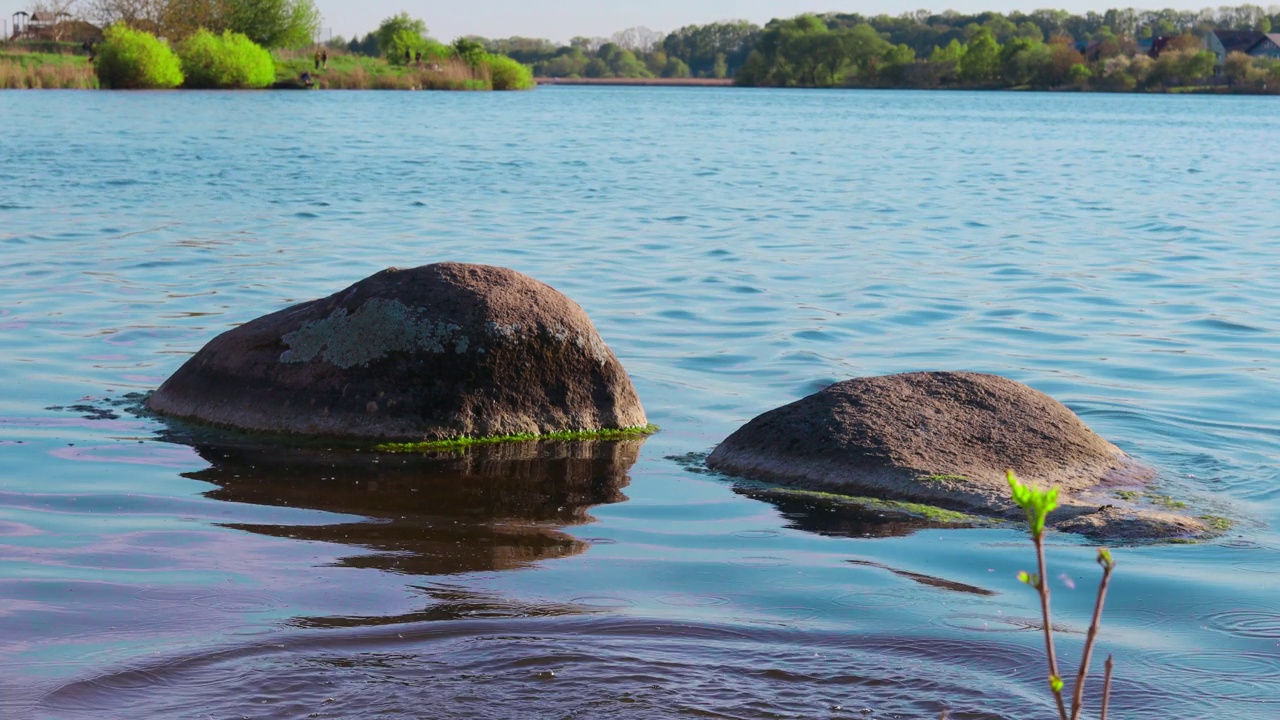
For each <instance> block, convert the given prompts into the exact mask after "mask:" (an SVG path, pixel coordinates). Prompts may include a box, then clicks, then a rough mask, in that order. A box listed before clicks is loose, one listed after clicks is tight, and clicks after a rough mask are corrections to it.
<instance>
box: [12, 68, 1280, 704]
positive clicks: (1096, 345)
mask: <svg viewBox="0 0 1280 720" xmlns="http://www.w3.org/2000/svg"><path fill="white" fill-rule="evenodd" d="M1277 108H1280V105H1277V104H1276V101H1275V100H1274V99H1271V98H1197V97H1126V96H1087V95H1085V96H1082V95H1043V94H1037V95H1032V94H1025V95H1024V94H964V93H934V94H921V93H908V92H894V93H874V92H849V93H804V92H787V93H782V92H768V91H759V92H757V91H737V90H726V91H706V90H671V89H604V88H555V89H542V90H539V91H537V92H534V93H527V94H511V95H481V94H474V95H466V94H410V93H403V94H366V93H292V94H290V93H277V94H265V93H264V94H256V93H255V94H250V93H244V94H200V93H166V94H110V93H62V92H42V93H13V92H5V93H0V130H2V131H3V132H0V381H2V387H3V391H2V392H0V560H2V562H0V716H3V717H5V718H50V719H55V718H56V719H59V720H61V719H64V718H69V719H76V718H94V719H105V718H130V719H136V718H144V717H145V718H170V717H172V718H201V719H204V718H216V719H218V720H221V719H222V718H233V717H234V718H240V717H249V718H372V717H377V718H417V717H457V718H526V717H527V718H534V717H536V718H605V717H637V718H640V717H643V718H666V717H705V718H764V717H775V718H819V717H852V718H873V717H874V718H892V717H903V718H917V717H936V716H937V714H938V712H939V711H940V710H941V709H942V708H944V707H947V708H951V710H952V717H953V718H966V719H971V718H1010V719H1013V718H1018V719H1021V718H1027V719H1030V718H1044V717H1048V716H1049V705H1048V704H1047V703H1046V697H1045V696H1046V693H1045V692H1044V691H1043V689H1042V688H1043V685H1044V681H1043V677H1044V673H1045V670H1044V667H1043V664H1042V660H1041V657H1042V656H1041V650H1040V647H1039V642H1040V636H1039V634H1038V632H1037V631H1036V629H1035V627H1036V626H1035V622H1036V620H1035V617H1036V615H1037V611H1036V605H1035V598H1034V596H1033V594H1032V593H1031V592H1030V591H1029V590H1027V589H1026V588H1023V587H1021V586H1020V585H1018V583H1017V582H1016V580H1015V574H1016V572H1017V571H1018V570H1022V569H1028V568H1029V566H1030V565H1031V564H1032V558H1031V555H1030V553H1029V550H1028V546H1027V542H1026V539H1025V537H1024V536H1023V535H1021V534H1019V533H1018V532H1015V531H1013V530H1008V529H968V530H943V529H923V530H920V531H918V532H914V533H909V532H907V530H906V529H905V528H902V527H900V526H898V525H897V524H894V523H886V522H884V519H882V518H876V517H865V516H859V515H858V514H856V513H853V512H849V511H841V510H840V509H838V508H832V507H824V506H814V505H806V504H804V503H796V502H789V501H786V500H783V499H779V498H771V497H769V496H767V495H761V494H760V493H758V492H749V490H748V489H747V488H744V487H740V486H735V484H734V483H733V482H732V481H731V480H729V479H726V478H722V477H718V476H715V475H707V474H698V473H692V472H689V471H688V470H686V465H687V463H685V464H682V463H681V462H678V461H676V460H673V459H670V458H673V457H675V456H682V455H686V454H689V453H700V452H707V451H709V450H710V449H711V448H712V447H713V446H714V445H715V443H716V442H717V441H718V440H720V439H721V438H723V437H725V436H726V435H727V434H728V433H730V432H731V431H732V430H734V429H735V428H736V427H737V426H738V425H739V424H741V423H742V422H744V421H745V420H747V419H749V418H751V417H753V416H754V415H756V414H758V413H760V412H762V411H764V410H766V409H769V408H771V407H774V406H776V405H779V404H782V403H784V402H788V401H790V400H793V399H796V398H798V397H800V396H802V395H805V394H808V393H810V392H812V391H814V390H817V389H819V388H821V387H823V386H824V385H826V384H828V383H830V382H833V381H836V380H840V379H845V378H848V377H853V376H857V375H865V374H881V373H890V372H900V371H907V370H918V369H972V370H982V371H990V372H997V373H1001V374H1005V375H1007V376H1010V377H1013V378H1015V379H1017V380H1021V381H1024V382H1027V383H1029V384H1031V385H1033V386H1035V387H1036V388H1039V389H1041V390H1044V391H1046V392H1048V393H1050V394H1052V395H1054V396H1055V397H1057V398H1059V399H1061V400H1062V401H1064V402H1066V403H1067V404H1068V405H1069V406H1071V407H1072V408H1073V409H1075V410H1076V411H1077V412H1078V413H1080V414H1081V415H1082V416H1083V417H1084V418H1085V420H1086V421H1087V422H1089V423H1090V424H1091V425H1092V426H1093V427H1094V428H1095V429H1097V430H1098V431H1099V432H1101V433H1102V434H1103V435H1105V436H1106V437H1108V438H1110V439H1112V440H1114V441H1115V442H1117V443H1118V444H1119V445H1121V446H1122V447H1123V448H1125V449H1126V450H1127V451H1129V452H1131V453H1132V454H1134V455H1135V456H1137V457H1138V458H1140V459H1141V460H1143V461H1145V462H1147V463H1148V464H1151V465H1153V466H1155V467H1156V468H1158V469H1159V471H1160V483H1161V486H1162V487H1163V491H1164V492H1166V493H1168V494H1170V495H1173V496H1175V497H1177V498H1181V499H1184V500H1188V501H1190V502H1191V503H1192V504H1193V505H1194V506H1195V507H1196V508H1197V512H1204V513H1212V514H1215V515H1222V516H1228V517H1231V518H1233V519H1234V520H1235V522H1236V525H1235V528H1234V529H1233V530H1232V531H1231V532H1230V533H1228V534H1227V535H1226V536H1225V537H1223V538H1222V539H1220V540H1217V541H1213V542H1210V543H1206V544H1201V545H1173V546H1159V547H1141V548H1120V549H1118V550H1117V556H1118V559H1119V562H1120V568H1119V570H1118V574H1117V577H1116V580H1115V584H1114V592H1113V595H1112V598H1111V601H1110V605H1109V608H1108V612H1107V615H1106V619H1105V628H1104V633H1103V636H1102V639H1101V647H1102V649H1103V650H1104V651H1110V652H1114V653H1115V655H1116V659H1117V664H1118V671H1117V674H1118V686H1117V697H1116V701H1115V702H1116V711H1115V712H1114V713H1113V715H1112V717H1114V718H1121V719H1125V718H1152V719H1156V718H1159V719H1160V720H1165V719H1167V718H1202V717H1222V718H1233V719H1243V720H1253V719H1258V720H1263V719H1268V720H1269V719H1274V718H1276V717H1280V593H1278V592H1277V591H1280V534H1277V532H1276V529H1275V528H1276V527H1277V523H1280V392H1277V382H1278V381H1280V369H1278V368H1277V363H1278V362H1280V319H1277V318H1278V316H1277V309H1278V308H1280V248H1278V246H1277V241H1278V240H1280V235H1278V234H1277V230H1276V224H1275V208H1276V207H1277V206H1280V182H1278V180H1280V173H1278V172H1277V166H1276V164H1275V160H1274V157H1272V155H1271V153H1270V152H1269V149H1270V148H1272V147H1273V146H1274V145H1275V143H1276V140H1277V134H1276V112H1277ZM440 260H459V261H472V262H484V263H491V264H498V265H505V266H509V267H513V268H516V269H518V270H521V271H523V272H525V273H528V274H530V275H533V276H535V277H537V278H539V279H541V280H544V281H546V282H548V283H550V284H551V285H553V286H555V287H557V288H558V289H560V290H562V291H564V292H565V293H567V294H568V295H570V296H571V297H573V298H575V299H576V300H578V301H579V302H580V303H581V304H582V305H583V306H584V307H585V308H586V309H587V311H588V312H589V313H590V315H591V316H592V317H593V318H594V319H595V321H596V324H597V325H598V327H599V328H600V330H601V332H602V334H603V335H604V337H605V339H606V340H607V341H608V342H609V343H610V344H611V345H612V347H613V348H614V350H615V352H616V353H617V354H618V356H619V358H620V359H621V360H622V362H623V363H624V364H625V365H626V366H627V367H628V368H629V370H630V372H631V373H632V376H633V377H634V379H635V381H636V384H637V386H638V388H639V390H640V393H641V396H642V398H643V400H644V402H645V405H646V407H647V409H648V411H649V414H650V417H651V419H652V420H653V421H654V422H656V423H658V424H660V425H661V426H662V427H663V428H664V432H663V433H661V434H659V435H657V436H655V437H653V438H651V439H649V440H648V441H647V442H644V443H643V444H640V443H625V444H612V445H609V444H606V445H602V446H582V445H559V446H549V447H537V446H534V447H530V448H525V449H507V450H501V451H489V452H487V453H485V454H483V455H477V456H465V457H444V458H412V459H406V458H401V457H384V458H379V459H377V461H376V462H374V461H373V460H372V459H370V458H368V457H353V456H347V455H342V454H336V453H326V452H322V451H312V452H309V453H307V452H298V451H291V450H281V449H277V448H261V447H259V448H254V447H238V448H230V447H225V446H219V445H218V444H216V443H208V442H203V441H199V440H193V439H188V440H187V441H185V442H184V441H177V440H181V439H180V438H174V437H172V436H170V435H167V434H164V433H163V431H164V430H165V428H163V427H162V426H161V425H159V424H157V423H156V422H153V421H150V420H146V419H140V418H138V417H136V416H134V415H131V414H130V413H128V412H127V411H126V408H123V407H121V408H116V407H114V406H113V404H112V399H113V398H119V397H122V396H124V395H125V394H128V393H133V392H142V391H147V390H150V389H154V388H155V387H156V386H157V385H158V384H159V383H160V382H161V380H162V379H163V378H164V377H166V376H167V375H168V374H169V373H171V372H172V371H174V370H175V369H176V368H177V367H178V366H179V364H181V363H182V361H183V360H184V359H185V358H186V357H187V356H188V355H189V354H190V353H192V352H194V351H195V350H196V349H198V348H199V347H200V346H201V345H202V344H203V343H204V342H205V341H207V340H208V339H209V338H211V337H212V336H213V335H215V334H217V333H219V332H221V331H223V330H225V329H227V328H228V327H231V326H232V325H234V324H236V323H240V322H244V321H246V320H249V319H251V318H253V317H256V316H258V315H262V314H264V313H267V312H269V311H273V310H276V309H279V308H281V307H283V306H285V305H286V304H289V303H293V302H298V301H302V300H306V299H311V298H315V297H319V296H323V295H327V294H329V293H331V292H334V291H335V290H337V289H340V288H342V287H345V286H346V285H347V284H349V283H351V282H353V281H355V280H357V279H359V278H362V277H364V276H366V275H368V274H370V273H373V272H375V271H377V270H379V269H382V268H384V267H387V266H392V265H399V266H411V265H417V264H423V263H428V262H434V261H440ZM54 407H61V408H63V409H50V408H54ZM904 533H905V534H904ZM1054 543H1055V544H1054V546H1053V547H1052V548H1051V556H1050V560H1051V564H1052V567H1051V574H1052V575H1053V576H1054V578H1055V581H1054V582H1055V603H1056V607H1057V609H1058V614H1057V616H1056V618H1055V621H1056V622H1058V623H1060V624H1061V625H1062V627H1063V630H1064V631H1066V632H1065V633H1064V634H1063V635H1061V636H1060V641H1061V644H1060V651H1061V652H1063V653H1064V655H1065V656H1066V658H1068V659H1069V660H1070V662H1071V663H1072V664H1074V660H1075V658H1076V657H1077V656H1078V651H1079V648H1080V645H1081V640H1082V636H1081V635H1080V634H1079V633H1080V631H1081V630H1082V628H1083V627H1084V626H1085V625H1086V624H1087V621H1088V617H1087V613H1088V610H1089V607H1090V605H1091V600H1092V595H1091V593H1092V589H1093V587H1094V586H1095V582H1096V577H1097V569H1096V567H1095V566H1094V564H1093V562H1092V550H1091V549H1090V548H1089V547H1088V546H1087V545H1086V544H1085V543H1084V541H1082V540H1080V539H1077V538H1071V537H1063V538H1055V539H1054ZM894 571H900V572H894ZM902 572H906V573H915V574H916V575H904V574H901V573H902ZM922 575H923V576H931V577H932V578H936V579H937V580H932V581H928V580H929V578H921V577H920V576H922ZM922 580H925V581H922ZM944 581H945V582H944ZM1067 581H1072V582H1073V583H1074V584H1075V585H1076V587H1077V589H1076V590H1074V591H1073V590H1071V589H1070V588H1069V587H1068V586H1067Z"/></svg>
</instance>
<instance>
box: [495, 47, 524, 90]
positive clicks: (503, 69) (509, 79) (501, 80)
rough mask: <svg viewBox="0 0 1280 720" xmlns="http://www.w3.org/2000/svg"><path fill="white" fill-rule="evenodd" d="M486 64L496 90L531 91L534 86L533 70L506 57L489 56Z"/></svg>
mask: <svg viewBox="0 0 1280 720" xmlns="http://www.w3.org/2000/svg"><path fill="white" fill-rule="evenodd" d="M484 64H485V65H487V66H488V68H489V77H490V78H491V79H492V80H493V89H494V90H531V89H532V88H533V86H534V82H533V70H531V69H530V68H529V66H528V65H523V64H521V63H518V62H516V61H515V60H512V59H511V58H509V57H507V56H506V55H489V56H487V57H485V58H484Z"/></svg>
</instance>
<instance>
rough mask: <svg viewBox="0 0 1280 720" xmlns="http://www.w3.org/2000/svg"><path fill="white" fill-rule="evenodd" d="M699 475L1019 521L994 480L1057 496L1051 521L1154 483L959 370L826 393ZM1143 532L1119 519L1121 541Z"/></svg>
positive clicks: (773, 416)
mask: <svg viewBox="0 0 1280 720" xmlns="http://www.w3.org/2000/svg"><path fill="white" fill-rule="evenodd" d="M707 465H708V466H709V467H711V468H712V469H715V470H719V471H721V472H725V473H728V474H732V475H739V476H743V477H747V478H752V479H756V480H764V481H770V482H777V483H780V484H784V485H793V486H798V487H804V488H807V489H812V490H822V491H827V492H835V493H841V494H848V495H866V496H871V497H875V498H881V499H888V500H906V501H911V502H919V503H927V504H930V505H937V506H941V507H948V508H956V509H961V510H966V511H973V512H978V513H983V514H987V515H996V516H1001V517H1009V518H1016V517H1019V514H1018V513H1019V512H1020V511H1018V510H1017V508H1016V507H1015V506H1014V505H1013V503H1012V501H1011V499H1010V493H1009V486H1008V484H1007V482H1006V480H1005V477H1004V472H1005V470H1006V469H1012V470H1014V471H1015V472H1016V473H1017V474H1018V475H1019V476H1020V477H1022V478H1023V479H1024V480H1025V481H1030V482H1032V483H1034V484H1037V485H1040V486H1050V485H1057V486H1059V487H1060V488H1061V493H1062V504H1063V505H1064V507H1063V509H1062V510H1060V511H1059V512H1058V513H1056V514H1055V516H1054V517H1055V518H1059V519H1062V520H1067V519H1072V518H1077V517H1079V516H1081V515H1082V514H1084V513H1086V512H1094V511H1095V510H1096V509H1097V508H1098V507H1099V506H1100V505H1102V504H1103V503H1102V502H1099V498H1102V497H1105V494H1103V493H1101V492H1094V493H1091V492H1090V491H1091V490H1095V491H1101V490H1103V489H1104V486H1105V489H1110V488H1114V487H1117V486H1134V485H1138V484H1141V483H1143V482H1145V481H1147V480H1149V479H1150V478H1151V477H1152V476H1153V473H1152V471H1151V470H1149V469H1147V468H1145V467H1143V466H1141V465H1139V464H1137V463H1136V462H1135V461H1134V460H1133V459H1132V458H1130V457H1129V456H1128V455H1126V454H1125V453H1124V452H1123V451H1121V450H1120V449H1119V448H1117V447H1116V446H1115V445H1112V444H1111V443H1109V442H1107V441H1106V440H1104V439H1102V438H1101V437H1099V436H1098V435H1097V434H1095V433H1094V432H1093V431H1092V430H1090V429H1089V428H1088V426H1086V425H1085V424H1084V422H1083V421H1081V420H1080V418H1078V417H1077V416H1076V415H1075V414H1074V413H1072V412H1071V411H1070V410H1069V409H1067V408H1066V407H1065V406H1064V405H1062V404H1061V403H1059V402H1057V401H1056V400H1054V399H1053V398H1051V397H1049V396H1048V395H1045V394H1044V393H1041V392H1039V391H1036V390H1034V389H1032V388H1030V387H1027V386H1026V385H1023V384H1021V383H1017V382H1014V381H1012V380H1008V379H1006V378H1002V377H999V376H996V375H986V374H981V373H970V372H919V373H905V374H901V375H889V376H885V377H868V378H856V379H853V380H847V381H845V382H841V383H836V384H835V385H832V386H831V387H828V388H827V389H825V390H822V391H820V392H818V393H815V394H813V395H810V396H809V397H806V398H804V399H802V400H799V401H796V402H794V403H791V404H790V405H786V406H784V407H781V408H778V409H776V410H771V411H769V412H767V413H765V414H763V415H761V416H760V417H757V418H756V419H754V420H752V421H751V422H749V423H747V424H746V425H744V426H743V427H742V428H741V429H739V430H738V431H737V432H735V433H734V434H733V435H731V436H730V437H729V438H728V439H727V440H725V441H724V442H723V443H722V444H721V445H720V446H719V447H718V448H716V450H715V452H713V453H712V454H711V456H710V457H709V458H708V459H707ZM1122 517H1124V518H1130V519H1131V518H1132V517H1133V516H1132V514H1129V513H1118V512H1117V513H1112V514H1109V515H1099V516H1098V517H1096V518H1093V520H1091V521H1087V522H1086V521H1080V522H1077V523H1076V525H1073V526H1072V529H1076V530H1077V531H1084V530H1085V528H1086V527H1092V526H1093V524H1094V522H1095V521H1096V522H1097V523H1098V524H1100V525H1103V526H1105V525H1106V524H1107V523H1106V522H1105V521H1106V520H1107V519H1108V518H1111V519H1115V520H1120V519H1121V518H1122ZM1171 517H1176V516H1171ZM1167 519H1168V518H1164V519H1163V520H1162V521H1161V522H1163V521H1164V520H1167ZM1190 523H1195V521H1190ZM1155 524H1160V523H1155ZM1155 524H1153V525H1151V527H1152V529H1153V531H1154V526H1155ZM1143 527H1146V526H1144V525H1143V524H1142V523H1140V522H1127V521H1126V524H1125V530H1124V532H1125V533H1126V534H1133V533H1138V532H1140V531H1141V530H1142V528H1143ZM1162 527H1166V528H1169V527H1174V526H1171V525H1168V523H1165V524H1164V525H1162ZM1188 527H1190V525H1188ZM1171 532H1173V531H1172V530H1161V531H1160V532H1159V533H1157V534H1158V535H1161V536H1166V535H1168V534H1170V533H1171ZM1094 534H1105V532H1104V531H1098V532H1095V533H1094Z"/></svg>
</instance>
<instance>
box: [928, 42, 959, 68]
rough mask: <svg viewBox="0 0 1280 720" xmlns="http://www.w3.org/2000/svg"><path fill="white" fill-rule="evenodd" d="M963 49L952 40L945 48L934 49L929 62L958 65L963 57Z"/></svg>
mask: <svg viewBox="0 0 1280 720" xmlns="http://www.w3.org/2000/svg"><path fill="white" fill-rule="evenodd" d="M964 51H965V47H964V45H961V44H960V41H959V40H952V41H951V43H950V44H949V45H947V46H946V47H934V48H933V54H932V55H930V56H929V62H935V63H944V62H954V63H958V62H960V60H961V59H962V58H963V57H964Z"/></svg>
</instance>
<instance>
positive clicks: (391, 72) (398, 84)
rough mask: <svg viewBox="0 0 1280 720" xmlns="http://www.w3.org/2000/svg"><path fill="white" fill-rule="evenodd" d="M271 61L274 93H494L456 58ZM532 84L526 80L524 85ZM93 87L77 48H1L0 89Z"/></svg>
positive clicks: (487, 74)
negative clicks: (397, 61)
mask: <svg viewBox="0 0 1280 720" xmlns="http://www.w3.org/2000/svg"><path fill="white" fill-rule="evenodd" d="M45 45H49V43H45ZM64 45H65V44H64ZM49 50H60V52H49ZM272 58H273V60H274V61H275V74H276V84H275V86H276V87H278V88H300V87H306V86H307V83H306V82H305V81H304V79H303V76H304V74H305V75H306V76H307V77H308V78H309V80H310V86H311V87H316V88H320V89H324V90H493V89H495V88H494V85H495V78H494V72H493V71H491V70H490V67H489V65H488V64H487V63H480V64H479V65H477V66H474V67H473V66H472V65H470V64H469V63H467V62H466V61H464V60H461V59H459V58H446V59H440V60H435V61H431V62H423V63H413V64H410V65H393V64H391V63H389V62H387V61H386V59H384V58H374V57H365V56H363V55H353V54H348V53H343V52H335V51H330V52H329V60H328V64H327V65H326V66H325V67H321V68H320V69H316V67H315V56H314V54H313V53H312V52H310V51H300V50H283V51H276V52H274V53H272ZM507 77H509V76H507ZM500 80H506V77H504V78H500ZM507 82H508V83H509V80H507ZM499 84H501V83H499ZM532 84H533V82H532V78H531V77H530V78H529V85H530V86H532ZM98 87H100V85H99V82H98V76H97V74H96V72H95V69H94V65H93V63H92V62H91V61H90V59H89V57H88V55H87V54H85V53H84V52H82V51H81V50H80V49H79V46H69V45H68V46H66V47H39V48H35V47H28V46H26V45H21V44H11V43H0V89H16V90H20V89H77V90H89V89H96V88H98ZM499 89H507V88H499Z"/></svg>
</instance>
